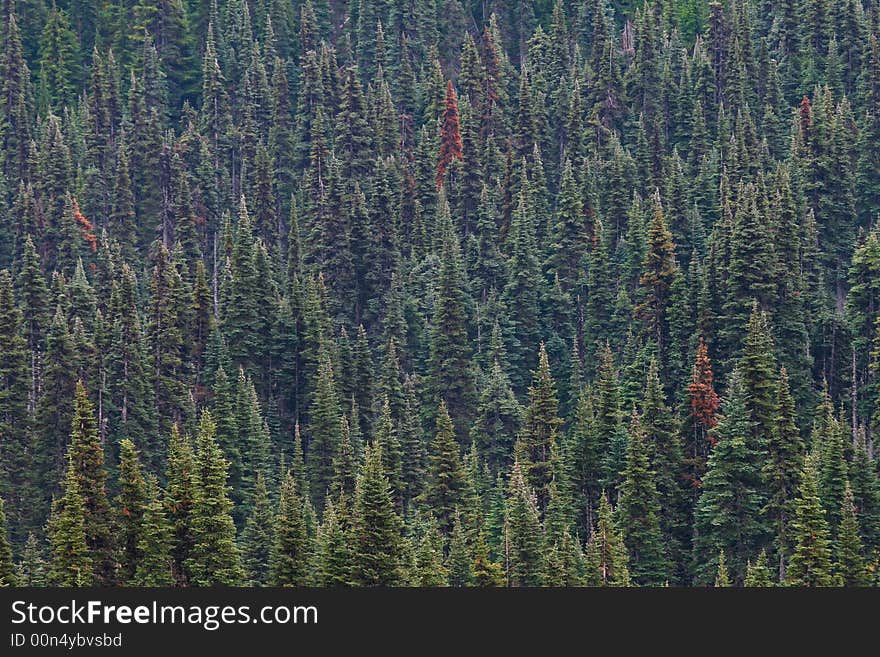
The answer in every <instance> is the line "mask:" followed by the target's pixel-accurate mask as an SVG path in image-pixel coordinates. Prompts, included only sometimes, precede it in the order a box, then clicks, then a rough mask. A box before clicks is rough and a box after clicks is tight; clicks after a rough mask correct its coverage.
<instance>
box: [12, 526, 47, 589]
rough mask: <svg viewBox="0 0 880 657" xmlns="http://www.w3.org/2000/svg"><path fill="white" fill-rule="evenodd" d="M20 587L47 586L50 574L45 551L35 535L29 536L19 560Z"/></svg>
mask: <svg viewBox="0 0 880 657" xmlns="http://www.w3.org/2000/svg"><path fill="white" fill-rule="evenodd" d="M17 572H18V584H19V586H46V585H47V583H48V573H47V564H46V560H45V559H44V558H43V550H42V547H41V546H40V544H39V543H38V542H37V537H36V536H34V534H33V533H30V534H28V537H27V540H26V541H25V544H24V547H23V548H22V550H21V557H20V559H19V560H18V571H17Z"/></svg>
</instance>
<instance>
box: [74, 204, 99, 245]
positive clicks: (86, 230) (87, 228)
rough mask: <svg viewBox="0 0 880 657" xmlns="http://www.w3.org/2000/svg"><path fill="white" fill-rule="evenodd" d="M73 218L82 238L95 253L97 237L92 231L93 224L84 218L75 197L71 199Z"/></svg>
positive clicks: (93, 228)
mask: <svg viewBox="0 0 880 657" xmlns="http://www.w3.org/2000/svg"><path fill="white" fill-rule="evenodd" d="M73 220H74V221H75V222H76V225H77V227H78V228H79V230H80V232H81V233H82V236H83V239H84V240H85V241H86V243H87V244H88V245H89V250H90V251H91V252H92V253H95V251H97V250H98V238H97V237H96V236H95V233H94V230H95V226H94V224H92V222H91V221H89V220H88V219H86V217H85V215H83V213H82V211H80V209H79V203H77V201H76V199H73Z"/></svg>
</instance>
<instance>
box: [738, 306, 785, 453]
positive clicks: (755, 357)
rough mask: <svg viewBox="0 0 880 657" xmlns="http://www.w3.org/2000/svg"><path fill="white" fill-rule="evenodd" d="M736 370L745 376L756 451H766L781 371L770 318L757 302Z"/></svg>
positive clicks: (774, 414) (750, 318)
mask: <svg viewBox="0 0 880 657" xmlns="http://www.w3.org/2000/svg"><path fill="white" fill-rule="evenodd" d="M737 368H738V369H739V370H740V372H741V373H742V377H743V385H744V388H745V392H746V395H747V396H748V400H747V402H746V405H747V407H748V409H749V414H750V415H751V418H752V422H753V425H752V441H753V447H754V448H755V449H759V450H766V449H767V442H768V441H769V440H770V435H771V434H772V432H773V426H774V420H775V418H776V413H777V411H776V404H777V397H778V382H777V377H778V372H779V369H778V366H777V365H776V357H775V356H774V344H773V337H772V335H771V332H770V324H769V319H768V317H767V314H766V313H765V312H763V311H761V310H760V309H759V306H758V304H757V302H755V304H754V305H753V306H752V314H751V316H750V317H749V322H748V328H747V333H746V337H745V340H744V342H743V349H742V354H741V356H740V358H739V360H737Z"/></svg>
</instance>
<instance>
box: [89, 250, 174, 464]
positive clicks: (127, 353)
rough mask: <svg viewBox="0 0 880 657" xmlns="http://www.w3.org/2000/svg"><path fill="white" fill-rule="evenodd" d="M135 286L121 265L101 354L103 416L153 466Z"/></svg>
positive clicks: (157, 458)
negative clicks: (106, 342) (107, 340)
mask: <svg viewBox="0 0 880 657" xmlns="http://www.w3.org/2000/svg"><path fill="white" fill-rule="evenodd" d="M137 291H138V285H137V280H136V278H135V275H134V272H133V271H132V269H131V267H129V265H128V264H123V265H122V271H121V273H120V276H119V279H118V281H114V282H113V285H112V292H111V294H110V309H109V310H110V313H109V314H110V315H112V318H113V319H112V326H111V327H110V344H109V349H108V351H107V353H106V354H105V359H104V367H105V369H106V393H105V394H106V398H104V397H103V396H102V401H104V402H105V404H106V407H105V408H104V409H103V412H104V416H105V417H106V421H107V423H108V425H109V430H110V431H111V432H112V433H113V434H114V435H115V436H117V437H118V438H119V439H120V440H121V439H125V438H127V439H129V440H131V441H132V442H134V443H135V444H136V445H138V446H139V447H140V449H141V453H142V456H143V457H144V458H145V460H146V463H147V464H149V465H150V466H152V467H154V468H155V467H157V466H158V464H159V463H160V462H161V460H162V457H163V454H162V451H163V450H162V447H161V446H160V444H158V443H159V441H158V440H156V439H155V438H154V435H155V430H156V418H155V416H154V415H153V410H154V408H153V404H152V399H151V397H152V391H151V390H150V389H149V370H148V364H147V359H146V355H145V353H144V352H145V349H144V340H143V332H142V323H141V317H140V316H139V313H138V309H137V308H138V306H137Z"/></svg>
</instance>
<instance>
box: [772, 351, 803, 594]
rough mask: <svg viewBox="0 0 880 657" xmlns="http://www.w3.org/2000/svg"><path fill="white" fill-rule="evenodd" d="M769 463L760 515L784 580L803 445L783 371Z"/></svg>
mask: <svg viewBox="0 0 880 657" xmlns="http://www.w3.org/2000/svg"><path fill="white" fill-rule="evenodd" d="M767 451H768V455H769V459H768V461H767V463H765V464H764V467H763V471H764V477H765V479H766V481H767V486H768V490H769V495H770V496H769V498H768V500H767V506H765V507H764V513H765V515H766V516H767V520H768V521H769V522H770V523H771V526H772V527H773V531H774V532H775V533H776V542H775V549H776V555H777V561H778V563H779V576H780V578H782V579H784V576H785V561H786V559H787V555H788V554H789V552H790V550H791V547H792V546H791V539H790V536H789V525H790V524H791V519H792V517H793V515H794V499H795V495H796V494H797V487H798V483H799V481H800V472H801V469H802V464H803V460H804V453H805V448H804V441H803V439H802V438H801V433H800V430H799V429H798V427H797V424H795V407H794V399H792V396H791V391H790V389H789V386H788V373H787V372H786V370H785V368H782V370H781V371H780V373H779V390H778V394H777V411H776V419H775V422H774V423H773V426H772V428H771V431H770V436H769V442H768V445H767Z"/></svg>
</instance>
